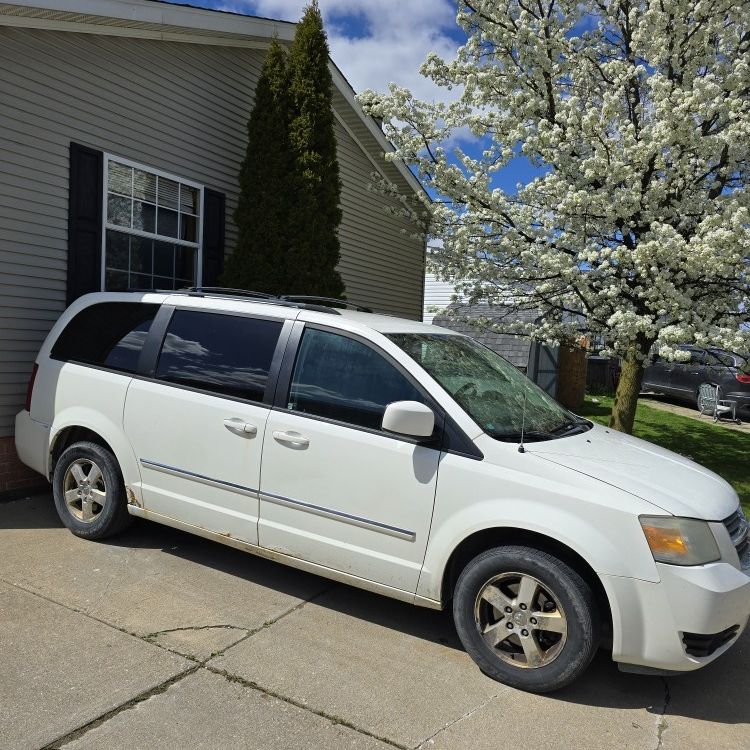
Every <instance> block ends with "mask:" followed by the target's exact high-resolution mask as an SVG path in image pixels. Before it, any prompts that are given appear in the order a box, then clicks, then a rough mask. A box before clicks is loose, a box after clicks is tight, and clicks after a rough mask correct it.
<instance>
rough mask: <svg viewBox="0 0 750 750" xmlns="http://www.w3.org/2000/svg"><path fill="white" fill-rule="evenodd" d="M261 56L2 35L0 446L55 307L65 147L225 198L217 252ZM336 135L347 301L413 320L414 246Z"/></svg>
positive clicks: (40, 34)
mask: <svg viewBox="0 0 750 750" xmlns="http://www.w3.org/2000/svg"><path fill="white" fill-rule="evenodd" d="M263 56H264V53H263V51H262V50H256V49H248V48H234V47H224V46H210V45H196V44H189V43H179V42H167V41H159V40H150V39H136V38H122V37H115V36H101V35H95V34H77V33H68V32H56V31H42V30H33V29H22V28H10V27H0V270H1V271H2V273H0V436H4V435H5V436H8V435H10V434H12V422H13V418H14V416H15V414H16V412H17V411H18V410H19V409H20V408H21V406H22V403H23V397H24V392H25V388H26V382H27V380H28V376H29V373H30V370H31V365H32V363H33V360H34V357H35V355H36V352H37V351H38V349H39V347H40V345H41V343H42V341H43V340H44V337H45V335H46V334H47V332H48V330H49V329H50V328H51V326H52V324H53V323H54V321H55V320H56V318H57V317H58V316H59V314H60V313H61V312H62V311H63V309H64V307H65V297H66V274H67V226H68V169H69V146H70V142H71V141H75V142H78V143H81V144H84V145H88V146H91V147H92V148H96V149H100V150H103V151H106V152H109V153H111V154H113V155H117V156H122V157H125V158H127V159H131V160H133V161H136V162H141V163H143V164H145V165H147V166H150V167H154V168H156V169H160V170H163V171H166V172H171V173H174V174H176V175H178V176H181V177H184V178H188V179H191V180H195V181H196V182H199V183H201V184H203V185H205V186H206V187H210V188H213V189H215V190H219V191H221V192H224V193H225V194H226V199H227V200H226V211H227V220H226V248H227V251H228V252H229V251H231V250H232V249H233V248H234V244H235V241H236V229H235V227H234V225H233V222H232V221H231V216H232V214H233V212H234V208H235V206H236V201H237V174H238V171H239V167H240V163H241V160H242V158H243V155H244V151H245V138H246V123H247V117H248V114H249V112H250V109H251V107H252V99H253V90H254V85H255V81H256V80H257V77H258V75H259V73H260V69H261V65H262V62H263ZM336 135H337V138H338V142H339V160H340V164H341V178H342V183H343V196H342V208H343V216H344V218H343V223H342V226H341V230H340V235H341V244H342V260H341V266H340V270H341V273H342V276H343V278H344V281H345V283H346V286H347V294H348V296H349V299H350V300H352V301H354V302H357V303H360V304H367V305H369V306H371V307H373V308H375V309H377V310H378V311H382V312H389V313H395V314H400V315H405V316H407V317H412V318H419V317H420V315H421V301H422V297H421V295H422V278H423V274H424V264H423V259H424V253H423V246H422V245H421V244H420V243H419V242H418V241H414V240H411V239H409V238H408V237H407V236H406V234H404V232H407V233H408V232H410V231H413V229H412V228H411V227H409V225H408V222H405V221H402V220H400V219H396V218H392V217H390V216H388V215H387V214H386V213H385V212H384V210H383V203H384V199H382V198H380V197H379V196H375V195H374V194H372V193H371V192H370V191H368V190H367V188H366V183H367V182H368V181H369V180H370V178H369V175H370V173H371V172H372V171H373V166H372V163H371V162H370V161H369V160H368V159H367V157H366V156H365V154H364V153H363V152H362V150H361V148H360V147H359V146H358V145H357V143H356V142H355V141H354V140H353V139H352V138H351V137H350V136H349V135H348V133H347V132H346V131H345V129H344V128H343V127H341V126H340V125H339V127H338V129H337V134H336ZM293 291H294V290H290V292H291V293H293Z"/></svg>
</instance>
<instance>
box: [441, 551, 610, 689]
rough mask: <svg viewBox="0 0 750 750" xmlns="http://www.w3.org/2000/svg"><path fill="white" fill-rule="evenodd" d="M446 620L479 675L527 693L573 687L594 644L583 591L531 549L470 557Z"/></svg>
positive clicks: (591, 602) (592, 617)
mask: <svg viewBox="0 0 750 750" xmlns="http://www.w3.org/2000/svg"><path fill="white" fill-rule="evenodd" d="M453 618H454V621H455V623H456V630H457V631H458V636H459V638H460V639H461V642H462V643H463V645H464V648H465V649H466V651H467V652H468V654H469V656H471V658H472V659H473V660H474V661H475V662H476V663H477V665H478V666H479V668H480V669H481V670H482V671H483V672H484V673H485V674H487V675H489V676H490V677H492V678H493V679H495V680H498V681H499V682H503V683H505V684H507V685H510V686H512V687H515V688H519V689H521V690H527V691H529V692H534V693H547V692H551V691H553V690H559V689H560V688H562V687H565V686H566V685H568V684H570V683H571V682H573V680H575V679H576V678H577V677H578V676H579V675H580V674H581V673H582V672H583V671H584V670H585V669H586V667H588V665H589V663H590V662H591V659H592V658H593V656H594V654H595V653H596V650H597V648H598V645H599V630H600V622H599V614H598V609H597V605H596V598H595V597H594V594H593V592H592V590H591V587H590V586H589V585H588V583H587V582H586V581H585V580H584V579H583V578H582V577H581V576H580V575H579V574H578V573H577V572H576V571H575V570H573V569H572V568H571V567H570V566H568V565H567V564H566V563H564V562H563V561H562V560H560V559H558V558H556V557H554V556H553V555H550V554H548V553H546V552H542V551H541V550H538V549H534V548H532V547H522V546H507V547H496V548H495V549H491V550H488V551H486V552H483V553H482V554H480V555H478V556H477V557H475V558H474V559H473V560H472V561H471V562H470V563H469V564H468V565H467V566H466V568H464V570H463V572H462V573H461V575H460V577H459V579H458V582H457V583H456V588H455V591H454V597H453Z"/></svg>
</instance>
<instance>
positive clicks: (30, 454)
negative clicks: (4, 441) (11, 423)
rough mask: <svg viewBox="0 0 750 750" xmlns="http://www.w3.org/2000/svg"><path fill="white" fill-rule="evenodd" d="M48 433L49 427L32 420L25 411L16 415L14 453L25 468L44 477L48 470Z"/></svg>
mask: <svg viewBox="0 0 750 750" xmlns="http://www.w3.org/2000/svg"><path fill="white" fill-rule="evenodd" d="M49 431H50V428H49V425H46V424H42V423H41V422H37V421H35V420H33V419H32V418H31V414H29V412H28V411H26V410H25V409H24V410H23V411H19V412H18V414H16V431H15V435H16V453H18V457H19V458H20V459H21V461H22V462H23V463H25V464H26V466H28V467H30V468H31V469H34V471H38V472H39V473H40V474H43V475H44V476H45V477H47V469H48V466H47V459H48V455H49ZM47 478H49V477H47Z"/></svg>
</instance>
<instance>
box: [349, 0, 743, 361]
mask: <svg viewBox="0 0 750 750" xmlns="http://www.w3.org/2000/svg"><path fill="white" fill-rule="evenodd" d="M457 21H458V23H459V24H460V26H461V27H462V28H463V30H464V31H465V32H466V35H467V39H466V43H465V44H464V45H462V46H461V47H460V48H459V49H458V52H457V56H456V58H455V60H453V61H445V60H443V59H441V58H440V57H438V56H437V55H430V56H429V57H428V58H427V60H426V61H425V62H424V64H423V66H422V73H423V75H425V76H427V77H428V78H430V79H431V80H432V81H433V82H434V83H435V84H437V85H438V86H440V87H442V88H444V89H445V90H446V91H449V90H450V91H451V92H453V93H452V94H451V95H450V96H448V95H447V94H446V101H445V102H439V101H436V102H423V101H418V100H416V99H415V98H414V97H413V96H412V95H411V93H410V92H409V91H408V90H406V89H404V88H402V87H399V86H397V85H395V84H392V85H391V86H390V90H389V93H387V94H379V93H376V92H372V91H368V92H365V93H364V94H362V95H361V97H360V101H361V102H362V104H363V106H364V107H365V109H366V110H367V111H368V112H369V113H370V114H372V115H374V116H376V117H378V118H381V119H382V120H383V121H384V129H385V132H386V135H387V136H388V137H389V138H390V140H391V141H392V142H393V143H394V145H395V152H394V153H392V154H390V155H388V158H391V159H398V160H402V161H403V162H405V163H406V164H408V165H410V166H412V167H413V168H414V169H415V171H416V173H417V174H418V175H419V177H420V179H421V180H423V182H424V183H425V185H426V186H427V187H428V189H430V190H431V191H432V192H433V194H435V195H436V200H435V201H434V202H433V203H432V204H431V205H430V206H429V207H428V210H429V212H430V219H431V225H430V231H431V233H432V235H433V236H435V237H437V238H439V239H440V240H441V241H442V247H441V249H440V251H439V252H436V253H432V254H431V262H432V264H433V265H434V270H435V271H436V272H437V273H438V275H439V277H440V278H442V279H445V280H449V281H452V282H453V283H454V284H455V285H456V288H457V292H458V293H459V294H460V295H461V296H462V298H464V299H465V300H467V301H468V302H482V301H484V302H489V303H491V304H503V305H511V306H515V307H516V308H517V309H519V310H530V309H533V310H538V311H539V313H540V320H539V322H537V323H535V324H517V325H515V326H511V327H512V328H514V330H516V332H525V333H528V334H531V335H533V336H534V337H536V338H539V339H543V340H546V341H550V342H556V341H560V340H563V339H567V338H570V337H571V336H577V335H579V333H580V330H581V328H582V326H583V327H584V328H585V330H587V331H588V332H590V333H592V334H603V335H604V338H605V340H606V342H607V346H608V349H609V350H610V351H611V352H613V353H616V354H620V355H622V356H624V357H626V358H630V359H631V360H637V361H643V360H644V359H646V358H647V357H648V356H649V355H650V354H656V353H659V354H660V355H661V356H664V357H668V358H677V357H678V354H677V349H676V347H677V345H678V344H680V343H685V342H695V343H697V344H701V345H708V344H714V345H719V346H724V347H726V348H728V349H733V350H738V349H739V350H744V351H748V349H750V330H748V329H747V327H743V325H742V324H743V322H744V321H746V320H747V311H748V309H750V285H749V282H748V271H749V269H748V262H749V260H748V259H749V258H750V198H749V194H748V177H749V175H750V164H749V159H750V3H748V2H747V0H744V1H743V2H732V1H729V0H711V2H705V1H704V0H659V1H656V0H618V1H617V2H614V1H613V0H584V1H583V2H580V1H579V0H576V1H575V2H573V1H572V0H534V1H533V2H527V1H524V0H520V1H519V0H506V1H502V0H471V2H469V1H468V0H461V1H460V2H459V9H458V15H457ZM456 92H460V94H458V95H456ZM459 130H462V131H463V132H466V131H467V130H468V131H470V132H471V133H473V134H474V135H475V136H478V137H481V139H482V141H481V146H480V149H477V152H476V154H475V155H470V154H468V153H466V152H465V151H464V150H462V149H461V147H460V146H451V147H450V148H446V146H445V144H446V142H448V141H449V139H450V137H451V134H452V133H455V132H456V131H459ZM518 154H523V155H525V156H526V158H528V159H529V160H530V161H531V162H532V164H534V165H537V166H539V167H541V168H542V169H543V170H545V171H543V173H542V174H541V176H539V177H537V178H536V179H534V180H533V181H532V182H530V183H529V184H527V185H523V186H520V188H519V189H518V190H517V191H516V192H515V193H509V192H506V191H504V190H502V189H500V188H498V187H496V186H495V185H494V182H493V179H494V177H495V175H496V173H497V172H498V171H499V170H501V169H502V168H504V167H505V166H506V165H507V164H508V163H509V162H510V160H511V159H513V158H514V157H515V156H517V155H518Z"/></svg>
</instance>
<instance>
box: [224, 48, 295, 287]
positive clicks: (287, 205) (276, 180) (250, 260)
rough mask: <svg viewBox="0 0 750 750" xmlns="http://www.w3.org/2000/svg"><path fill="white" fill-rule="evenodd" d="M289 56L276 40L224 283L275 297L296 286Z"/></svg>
mask: <svg viewBox="0 0 750 750" xmlns="http://www.w3.org/2000/svg"><path fill="white" fill-rule="evenodd" d="M286 57H287V54H286V52H285V51H284V50H283V49H282V47H281V45H280V44H279V43H278V41H277V40H276V39H274V40H273V41H272V42H271V47H270V49H269V51H268V56H267V57H266V60H265V63H264V65H263V70H262V71H261V74H260V77H259V78H258V83H257V85H256V88H255V104H254V107H253V110H252V113H251V114H250V119H249V120H248V124H247V135H248V143H247V152H246V154H245V160H244V161H243V162H242V167H241V169H240V176H239V183H240V195H239V200H238V203H237V209H236V211H235V212H234V221H235V223H236V225H237V229H238V238H237V246H236V248H235V250H234V252H233V253H232V255H231V256H230V257H229V258H228V259H227V264H226V268H225V270H224V273H223V275H222V283H223V284H226V285H227V286H232V287H238V288H242V289H253V290H255V291H260V292H267V293H270V294H285V293H288V292H289V290H290V286H292V285H293V284H292V281H291V279H292V277H293V276H294V272H293V270H292V269H291V267H290V264H291V263H292V258H291V255H290V253H289V244H290V232H289V222H290V218H292V217H293V215H294V210H295V208H294V205H293V198H292V195H293V193H294V192H296V190H295V185H296V183H297V180H296V179H295V159H294V153H293V152H292V150H291V148H290V143H289V99H288V90H289V82H288V75H287V61H286Z"/></svg>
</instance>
